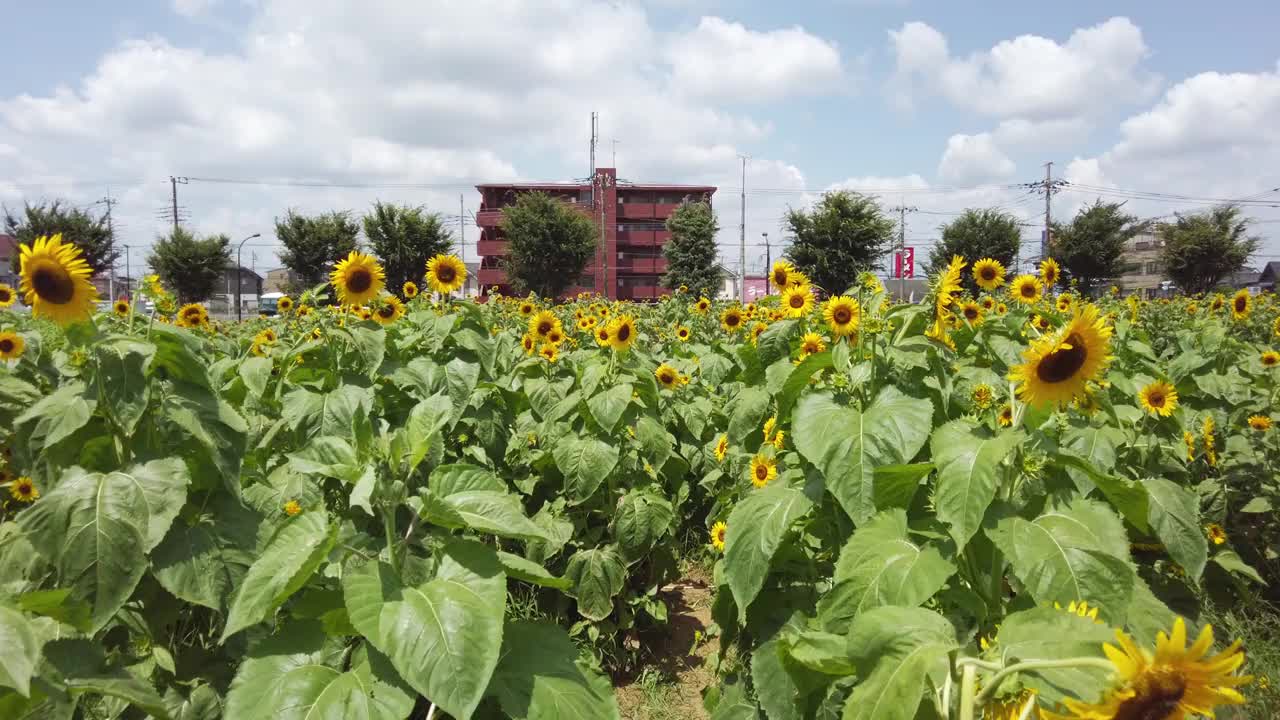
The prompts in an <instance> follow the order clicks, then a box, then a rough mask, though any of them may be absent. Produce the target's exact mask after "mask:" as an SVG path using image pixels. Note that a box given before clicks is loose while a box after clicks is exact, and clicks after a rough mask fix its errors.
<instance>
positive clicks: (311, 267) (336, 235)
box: [276, 210, 360, 287]
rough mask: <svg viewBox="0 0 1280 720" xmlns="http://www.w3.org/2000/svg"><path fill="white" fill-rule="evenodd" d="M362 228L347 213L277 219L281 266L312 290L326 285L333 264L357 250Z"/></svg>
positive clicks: (291, 211)
mask: <svg viewBox="0 0 1280 720" xmlns="http://www.w3.org/2000/svg"><path fill="white" fill-rule="evenodd" d="M359 235H360V225H359V224H358V223H356V221H355V220H352V219H351V214H350V213H348V212H328V213H323V214H321V215H315V216H307V215H302V214H299V213H297V212H296V211H294V210H289V212H288V213H287V214H285V216H284V219H280V218H276V238H277V239H279V240H280V244H281V245H283V246H284V249H283V250H281V251H280V262H282V263H284V266H285V267H287V268H289V269H290V270H292V271H293V272H294V273H296V274H297V276H298V284H299V285H301V286H302V287H312V286H314V285H318V284H320V283H322V282H324V281H325V279H326V278H327V277H328V274H329V271H330V270H332V269H333V265H334V263H336V262H338V261H339V260H341V259H342V258H344V257H346V256H347V254H348V253H350V252H351V251H352V250H355V249H356V238H357V237H358V236H359Z"/></svg>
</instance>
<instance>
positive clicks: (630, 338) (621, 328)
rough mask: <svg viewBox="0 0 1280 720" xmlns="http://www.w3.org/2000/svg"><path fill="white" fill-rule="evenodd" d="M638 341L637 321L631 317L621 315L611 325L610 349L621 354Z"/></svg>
mask: <svg viewBox="0 0 1280 720" xmlns="http://www.w3.org/2000/svg"><path fill="white" fill-rule="evenodd" d="M635 340H636V321H635V320H632V319H631V316H630V315H619V316H618V317H616V318H614V319H613V322H610V323H609V347H611V348H613V349H614V350H617V351H619V352H621V351H623V350H626V349H627V348H630V347H631V343H633V342H635Z"/></svg>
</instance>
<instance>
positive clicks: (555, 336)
mask: <svg viewBox="0 0 1280 720" xmlns="http://www.w3.org/2000/svg"><path fill="white" fill-rule="evenodd" d="M547 342H549V343H551V344H552V345H559V344H560V343H562V342H564V330H562V329H560V328H551V332H549V333H547Z"/></svg>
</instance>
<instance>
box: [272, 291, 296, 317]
mask: <svg viewBox="0 0 1280 720" xmlns="http://www.w3.org/2000/svg"><path fill="white" fill-rule="evenodd" d="M292 309H293V298H291V297H289V296H288V295H284V296H281V298H280V299H279V300H276V310H277V311H278V312H279V313H280V314H281V315H283V314H285V313H287V312H289V311H290V310H292Z"/></svg>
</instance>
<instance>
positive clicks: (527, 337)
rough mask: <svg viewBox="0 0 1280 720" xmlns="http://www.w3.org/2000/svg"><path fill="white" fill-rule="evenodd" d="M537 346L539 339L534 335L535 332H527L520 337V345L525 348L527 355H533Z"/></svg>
mask: <svg viewBox="0 0 1280 720" xmlns="http://www.w3.org/2000/svg"><path fill="white" fill-rule="evenodd" d="M537 346H538V339H537V338H536V337H534V336H533V333H525V334H524V336H523V337H521V338H520V347H522V348H524V354H525V355H532V354H533V350H534V348H536V347H537Z"/></svg>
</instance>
